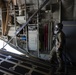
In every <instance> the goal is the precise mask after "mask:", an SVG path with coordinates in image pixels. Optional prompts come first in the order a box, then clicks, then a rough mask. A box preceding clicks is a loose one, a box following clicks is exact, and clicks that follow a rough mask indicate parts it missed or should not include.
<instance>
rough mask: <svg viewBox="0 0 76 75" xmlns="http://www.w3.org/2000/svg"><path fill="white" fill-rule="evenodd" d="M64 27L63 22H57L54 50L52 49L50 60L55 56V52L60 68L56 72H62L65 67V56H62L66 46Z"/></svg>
mask: <svg viewBox="0 0 76 75" xmlns="http://www.w3.org/2000/svg"><path fill="white" fill-rule="evenodd" d="M62 29H63V24H62V23H57V24H56V25H55V28H54V38H53V39H54V46H53V48H52V50H51V51H50V62H51V60H52V58H53V57H54V54H56V58H57V61H58V65H59V66H58V69H57V70H56V72H61V71H63V69H64V62H63V57H62V52H63V49H64V47H65V42H66V40H65V34H64V33H63V31H62Z"/></svg>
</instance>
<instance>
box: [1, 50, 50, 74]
mask: <svg viewBox="0 0 76 75" xmlns="http://www.w3.org/2000/svg"><path fill="white" fill-rule="evenodd" d="M50 69H51V67H50V66H49V64H48V63H45V62H44V61H42V60H39V59H38V60H36V59H33V58H32V59H30V58H27V57H21V56H19V55H16V54H12V53H9V52H6V51H1V50H0V75H50Z"/></svg>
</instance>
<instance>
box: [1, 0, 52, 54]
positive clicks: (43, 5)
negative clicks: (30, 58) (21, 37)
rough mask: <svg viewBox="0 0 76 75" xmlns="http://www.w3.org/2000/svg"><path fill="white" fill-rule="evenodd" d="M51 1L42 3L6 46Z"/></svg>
mask: <svg viewBox="0 0 76 75" xmlns="http://www.w3.org/2000/svg"><path fill="white" fill-rule="evenodd" d="M49 1H51V0H45V1H44V2H43V4H42V5H41V6H40V8H39V9H38V10H37V11H36V12H35V13H34V14H33V15H32V16H31V17H30V18H29V19H28V20H27V22H26V23H25V24H23V25H22V27H20V28H19V29H18V30H17V31H16V32H15V34H14V36H13V37H12V38H11V39H10V40H9V41H8V42H7V44H9V43H10V42H11V41H12V40H13V38H14V37H15V36H16V35H17V34H18V33H19V32H20V31H21V30H22V29H23V28H24V27H25V26H27V25H28V23H29V22H30V21H31V19H32V18H33V17H34V16H35V15H36V14H37V13H38V12H39V11H40V10H41V9H42V8H43V7H44V6H45V5H46V4H47V3H48V2H49ZM7 44H5V45H4V46H3V47H2V48H1V49H3V48H4V47H5V46H6V45H7ZM24 53H25V54H26V52H25V51H24Z"/></svg>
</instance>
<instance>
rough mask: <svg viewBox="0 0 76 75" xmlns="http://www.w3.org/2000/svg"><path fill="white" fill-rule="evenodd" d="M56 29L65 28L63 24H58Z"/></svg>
mask: <svg viewBox="0 0 76 75" xmlns="http://www.w3.org/2000/svg"><path fill="white" fill-rule="evenodd" d="M55 27H56V28H58V29H62V28H63V24H62V23H57V24H56V26H55Z"/></svg>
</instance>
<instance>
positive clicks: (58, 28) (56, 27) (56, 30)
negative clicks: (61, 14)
mask: <svg viewBox="0 0 76 75" xmlns="http://www.w3.org/2000/svg"><path fill="white" fill-rule="evenodd" d="M62 28H63V24H62V23H57V24H56V25H55V29H54V33H55V34H57V33H58V32H59V31H60V30H62Z"/></svg>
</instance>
